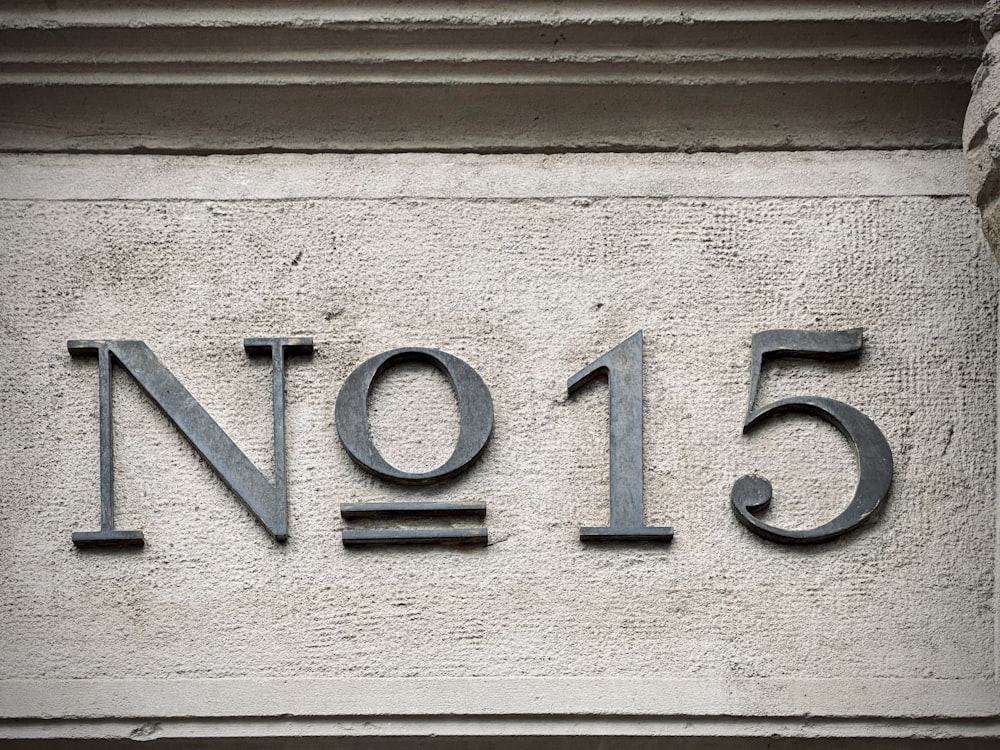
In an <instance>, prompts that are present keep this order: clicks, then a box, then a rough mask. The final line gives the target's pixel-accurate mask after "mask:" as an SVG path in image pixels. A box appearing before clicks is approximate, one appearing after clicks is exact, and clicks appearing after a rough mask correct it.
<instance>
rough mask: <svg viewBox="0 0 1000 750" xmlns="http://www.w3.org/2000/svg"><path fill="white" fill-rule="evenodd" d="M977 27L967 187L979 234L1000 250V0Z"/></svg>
mask: <svg viewBox="0 0 1000 750" xmlns="http://www.w3.org/2000/svg"><path fill="white" fill-rule="evenodd" d="M980 28H981V29H982V32H983V36H985V37H986V39H987V45H986V51H985V52H984V53H983V60H982V64H981V65H980V66H979V70H977V71H976V75H975V78H974V80H973V83H972V100H971V101H970V102H969V109H968V112H967V113H966V118H965V130H964V137H963V142H964V146H965V153H966V156H967V157H968V159H969V164H970V169H969V188H970V191H971V193H972V197H973V198H974V199H975V201H976V205H977V206H978V207H979V210H980V212H981V213H982V217H983V233H984V234H985V235H986V238H987V239H988V240H989V241H990V244H991V245H992V246H993V248H994V250H997V249H1000V168H998V163H997V159H998V158H1000V130H998V123H997V119H996V117H997V114H998V113H1000V71H998V69H997V51H998V50H1000V36H998V35H997V31H1000V0H989V2H987V3H986V6H985V7H984V8H983V12H982V17H981V20H980Z"/></svg>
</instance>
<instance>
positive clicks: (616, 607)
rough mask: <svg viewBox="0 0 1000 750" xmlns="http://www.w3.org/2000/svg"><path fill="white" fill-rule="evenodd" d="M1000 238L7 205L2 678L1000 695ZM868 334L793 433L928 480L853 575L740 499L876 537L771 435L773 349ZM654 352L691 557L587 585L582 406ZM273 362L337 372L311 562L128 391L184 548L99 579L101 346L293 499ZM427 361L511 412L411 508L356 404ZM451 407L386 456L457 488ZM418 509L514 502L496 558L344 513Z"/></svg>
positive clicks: (127, 423)
mask: <svg viewBox="0 0 1000 750" xmlns="http://www.w3.org/2000/svg"><path fill="white" fill-rule="evenodd" d="M302 158H307V157H302ZM440 158H441V159H446V158H447V157H440ZM355 166H363V165H359V164H358V163H357V162H355ZM267 174H268V168H267V161H266V160H262V161H260V162H259V163H258V167H257V175H258V176H259V177H260V178H261V179H262V180H266V179H267ZM524 177H525V178H528V177H530V174H528V173H525V174H524ZM692 193H695V194H696V193H697V188H696V186H692ZM81 197H84V196H81ZM971 210H972V209H971V207H968V206H967V203H966V202H965V201H964V200H963V199H962V198H961V197H956V198H944V199H942V198H933V199H932V198H926V197H920V196H912V195H911V196H903V195H897V196H886V197H882V198H864V199H843V198H826V199H824V198H814V199H756V200H755V199H730V198H724V197H715V198H695V197H692V198H657V197H655V196H650V197H635V198H616V199H602V198H601V197H600V196H581V197H579V198H576V199H573V198H566V199H517V200H506V199H488V200H477V199H472V198H466V199H426V198H398V199H362V200H357V199H354V200H342V199H339V198H338V196H336V195H330V196H328V197H327V198H324V199H291V200H280V199H274V200H267V201H261V200H251V199H248V200H239V201H225V200H216V201H211V200H170V201H162V200H142V201H129V200H124V201H122V200H119V201H104V200H82V201H44V200H41V201H38V200H30V201H7V202H4V203H3V204H2V205H0V211H2V221H0V226H2V231H3V246H4V247H6V248H8V250H7V252H5V254H4V256H3V261H2V262H3V277H4V279H5V282H6V292H4V294H3V297H2V299H3V325H4V328H5V332H6V336H7V339H8V344H7V352H8V353H7V357H6V361H7V366H6V368H5V371H4V373H3V376H2V377H3V381H2V398H3V402H4V404H5V407H6V413H7V415H8V417H7V419H6V420H5V423H4V428H3V429H4V435H3V438H4V439H3V440H2V441H0V444H2V449H0V450H2V451H3V457H2V460H0V466H2V467H3V468H2V472H3V492H4V497H5V498H7V500H6V501H5V503H4V504H3V511H2V513H3V521H2V522H3V531H4V538H5V539H7V540H8V542H7V543H6V544H5V545H3V547H2V549H0V560H2V565H3V568H4V570H5V571H6V573H5V576H6V580H5V584H4V594H3V600H2V610H0V618H2V621H0V627H2V630H3V632H4V633H5V639H4V640H5V643H4V649H3V652H2V654H0V672H2V675H3V677H5V678H32V679H39V680H44V679H51V678H93V677H118V676H122V675H125V674H128V675H130V676H132V677H147V678H166V679H171V678H174V677H180V676H186V677H253V676H262V675H283V676H289V677H306V676H338V677H351V676H356V677H362V676H365V677H406V676H423V677H429V676H469V675H478V676H554V675H560V676H601V675H609V676H610V675H614V676H618V677H624V676H635V677H639V676H642V677H656V676H660V677H667V676H669V677H685V676H688V677H699V676H703V677H712V678H726V677H734V678H735V677H739V678H761V679H766V678H774V677H805V676H808V677H810V678H819V679H822V678H831V679H834V678H845V677H855V678H919V679H939V680H970V679H985V678H991V677H992V675H993V674H994V672H993V670H994V666H993V638H994V620H993V610H992V602H993V596H994V592H993V585H994V584H993V581H994V579H993V562H994V542H995V538H994V523H993V517H994V486H993V477H994V460H995V451H994V446H995V439H994V426H995V425H994V398H995V393H994V388H995V380H996V371H995V342H996V331H995V307H996V304H995V303H996V299H995V280H994V271H993V267H992V260H991V258H990V257H989V254H988V253H985V252H984V249H983V246H982V245H981V243H980V241H979V240H978V233H977V227H976V223H975V220H974V217H973V216H972V215H971V214H970V211H971ZM859 325H860V326H865V327H866V329H867V341H868V344H867V350H866V355H865V357H864V359H863V360H862V362H861V365H860V366H855V365H838V366H835V367H824V366H816V365H807V366H801V365H796V366H793V365H790V364H782V365H778V366H775V367H774V368H773V370H772V371H771V373H770V375H769V377H768V380H767V383H766V388H765V391H764V392H763V393H762V394H761V396H762V398H764V399H771V398H775V397H778V396H779V395H787V394H792V393H818V394H822V395H827V396H831V397H835V398H839V399H842V400H844V401H847V402H849V403H852V404H854V405H856V406H857V407H859V408H860V409H862V410H863V411H865V412H866V413H867V414H869V415H871V416H872V417H873V418H874V419H875V420H876V421H877V422H878V423H879V424H880V425H881V427H882V429H883V430H884V431H885V433H886V435H887V436H888V438H889V441H890V443H891V444H892V445H893V447H894V450H895V452H896V458H897V475H896V482H895V486H894V490H893V493H892V496H891V498H890V500H889V501H888V503H887V504H886V507H885V510H884V512H883V513H882V514H881V517H880V518H878V519H877V520H876V521H875V522H874V523H872V524H870V525H868V526H866V527H865V528H864V529H862V530H861V531H860V532H858V533H856V534H852V535H851V536H849V537H847V538H844V539H842V540H840V541H838V542H835V543H833V544H830V545H826V546H822V547H816V548H807V549H789V548H783V547H778V546H775V545H773V544H769V543H766V542H763V541H762V540H760V539H757V538H756V537H753V536H751V535H749V534H748V533H747V532H746V531H744V530H743V529H742V528H741V527H740V526H739V525H738V524H737V523H736V521H735V520H734V518H733V517H732V514H731V513H730V511H729V509H728V492H729V487H730V486H731V484H732V481H733V480H734V479H735V478H736V477H738V476H739V475H741V474H742V473H744V472H747V471H759V472H762V473H765V474H766V475H768V476H769V477H771V478H772V479H773V480H774V482H775V487H776V488H777V492H778V497H777V499H776V501H775V508H774V516H773V517H774V519H775V520H776V521H777V522H784V523H788V524H794V525H799V526H804V525H808V524H814V523H817V522H820V521H822V520H824V519H827V518H829V517H830V516H831V514H833V513H836V512H837V509H838V508H840V507H842V506H843V505H844V504H845V503H846V501H847V499H848V497H849V495H850V492H851V488H852V483H853V462H852V459H851V456H850V452H849V450H848V449H847V447H846V445H845V444H844V443H843V441H842V440H841V439H840V437H839V436H838V435H837V434H836V433H835V432H834V431H833V430H832V429H828V428H826V427H825V426H823V425H821V424H818V423H816V422H815V420H810V419H805V418H803V419H789V420H787V421H782V422H777V423H775V424H773V425H771V426H770V427H768V428H767V429H765V430H763V431H761V432H760V433H758V434H756V435H754V436H753V437H743V436H741V435H740V430H739V427H740V421H741V418H742V412H743V408H744V406H745V404H744V400H745V398H746V389H747V367H748V353H749V349H748V344H749V339H750V336H751V334H752V333H753V332H754V331H756V330H760V329H764V328H772V327H805V328H817V329H818V328H831V329H832V328H846V327H852V326H859ZM639 328H642V329H644V330H645V334H646V357H647V359H646V366H645V373H646V392H645V402H646V424H647V432H646V456H645V465H646V482H647V487H646V493H647V516H648V521H649V522H650V523H655V524H672V525H673V526H674V527H675V528H676V530H677V537H676V540H675V542H674V544H673V545H672V546H671V547H667V548H656V547H642V546H632V547H625V548H613V549H605V548H593V547H584V546H581V545H580V543H579V542H578V541H577V539H576V534H577V527H578V526H580V525H599V524H601V523H603V522H604V520H605V518H606V514H607V504H606V499H605V495H606V487H605V484H604V483H605V481H606V471H607V470H606V461H607V437H606V416H604V415H605V414H606V406H605V403H606V395H605V390H604V389H603V388H602V387H600V386H596V387H593V388H591V389H590V390H589V391H587V392H586V393H584V394H582V395H581V396H580V397H579V398H576V399H574V400H567V399H566V396H565V380H566V378H567V377H568V376H569V375H571V374H572V373H573V372H575V371H576V370H577V369H578V368H579V367H581V366H582V365H584V364H586V363H587V362H589V361H591V360H592V359H594V358H595V357H596V356H597V355H599V354H601V353H602V352H604V351H605V350H607V349H608V348H610V347H612V346H614V345H615V344H616V343H618V342H619V341H620V340H622V339H623V338H624V337H626V336H627V335H629V334H630V333H632V332H633V331H634V330H636V329H639ZM956 330H962V331H963V332H964V334H963V335H962V336H955V335H953V333H954V331H956ZM263 333H295V334H309V335H313V336H314V337H315V338H316V342H317V353H316V356H315V357H314V359H313V361H311V362H309V361H303V362H295V363H294V364H292V365H290V367H289V377H288V399H289V406H288V425H289V427H288V431H289V441H290V443H289V494H290V507H291V515H292V529H291V537H290V540H289V542H288V543H287V544H286V545H283V546H282V545H277V544H275V543H273V542H272V541H270V540H269V539H268V538H267V536H266V534H265V533H264V532H263V530H262V529H261V528H259V527H258V526H257V525H256V524H255V523H254V522H253V520H252V519H251V518H250V516H249V515H248V514H247V513H246V512H245V511H244V510H243V509H242V508H241V507H240V505H239V503H238V502H237V501H236V499H235V498H234V497H233V496H232V495H231V493H229V491H228V490H226V488H225V487H224V486H222V484H221V483H220V482H219V481H218V480H217V478H216V477H215V476H214V475H213V473H212V471H211V470H210V469H209V468H208V467H207V466H206V465H204V464H203V463H202V462H200V460H199V459H198V458H197V457H196V456H195V455H194V453H193V451H192V450H191V448H190V447H189V446H188V445H187V444H186V443H185V442H184V441H183V439H182V438H180V437H179V436H178V435H177V434H175V432H174V431H173V430H172V429H171V428H170V427H169V425H167V424H166V423H165V421H164V419H163V417H162V416H161V415H160V414H159V413H158V412H157V411H156V410H155V409H154V408H153V407H152V406H151V405H150V404H149V403H147V402H146V401H145V400H144V399H143V397H142V396H141V395H140V394H139V392H138V390H137V388H136V387H135V386H134V385H133V384H132V383H131V382H130V381H129V380H128V379H127V378H126V377H124V376H118V377H116V380H115V386H116V389H117V396H116V409H117V413H116V430H117V436H118V441H119V442H118V452H117V459H116V461H117V463H116V466H117V488H116V496H117V499H118V503H119V507H120V515H119V524H120V526H121V527H123V528H142V529H143V530H144V531H145V533H146V536H147V540H148V544H147V547H146V548H145V550H144V551H142V552H140V553H138V554H128V553H112V554H85V553H81V552H78V551H76V550H74V549H73V547H72V545H71V544H70V541H69V534H70V532H71V531H72V530H74V529H87V528H91V527H93V526H94V524H95V523H96V520H97V516H96V513H97V497H98V494H97V490H98V475H97V444H96V441H97V425H96V390H95V388H96V371H95V368H94V366H93V365H92V364H89V363H87V362H79V361H73V360H70V358H69V357H68V355H67V353H66V351H65V343H66V340H67V339H69V338H77V337H120V338H126V337H127V338H140V339H143V340H145V341H147V342H148V343H149V344H150V346H152V347H153V348H154V350H155V351H156V352H157V353H158V354H159V355H160V357H161V358H162V359H163V361H164V362H165V363H166V364H167V365H168V366H169V367H171V368H172V369H173V370H174V371H175V372H176V374H177V375H178V376H179V377H180V378H181V379H182V381H183V382H185V383H186V384H187V385H188V387H189V388H190V389H191V391H192V392H193V393H194V394H195V395H196V396H197V397H198V398H199V399H200V400H201V401H202V403H203V404H204V405H205V406H206V407H207V408H208V409H209V411H210V412H211V413H213V414H214V415H215V416H216V418H217V419H218V421H219V422H220V423H221V424H222V425H223V426H224V427H225V428H226V429H227V430H229V431H230V433H231V434H232V435H233V436H234V438H235V439H236V440H237V442H238V443H239V444H240V445H241V446H243V447H244V448H245V450H246V451H247V452H248V454H249V455H250V456H251V457H252V458H254V459H255V460H257V461H258V462H260V464H261V465H262V466H264V467H269V466H270V462H271V461H270V453H269V452H270V440H271V437H270V413H269V408H268V403H269V402H268V395H267V394H268V390H267V389H268V385H267V382H268V381H267V368H266V367H264V366H262V365H260V364H255V363H253V362H248V361H246V360H245V358H244V356H243V354H242V352H241V348H240V340H241V338H242V337H243V336H244V335H257V334H263ZM401 345H423V346H433V347H438V348H442V349H445V350H447V351H450V352H452V353H454V354H456V355H458V356H461V357H462V358H464V359H465V360H466V361H468V362H469V363H470V364H471V365H473V366H474V367H475V368H476V369H477V370H478V371H479V372H480V374H481V375H482V376H483V378H484V379H485V380H486V382H487V383H488V384H489V385H490V386H491V388H492V390H493V394H494V398H495V402H496V412H497V425H496V432H495V436H494V439H493V442H492V444H491V446H490V448H489V449H488V451H487V452H486V454H485V456H484V458H483V460H482V461H481V462H480V463H479V464H478V465H477V466H476V467H475V468H474V469H473V470H472V471H470V472H469V474H468V475H467V476H465V477H464V478H462V479H460V480H458V481H457V482H455V483H454V484H451V485H448V486H444V487H440V488H432V489H426V490H420V489H417V490H414V489H401V488H394V487H392V486H388V485H385V484H383V483H381V482H379V481H376V480H374V479H371V478H369V477H367V476H366V475H365V474H364V473H362V472H361V471H359V470H358V469H357V468H356V467H355V466H354V465H352V464H351V462H350V461H349V460H348V458H347V457H346V455H345V454H344V452H343V451H342V450H341V449H340V447H339V445H338V443H337V439H336V435H335V430H334V429H333V425H332V417H333V412H332V407H333V401H334V399H335V397H336V393H337V389H338V387H339V384H340V383H341V382H342V380H343V378H344V377H345V376H346V375H347V373H349V372H350V370H351V369H353V367H354V366H356V365H357V364H358V363H359V362H361V361H362V360H363V359H365V358H367V357H368V356H370V355H372V354H375V353H377V352H380V351H383V350H385V349H389V348H392V347H396V346H401ZM438 406H447V390H446V389H443V387H442V384H441V383H440V382H439V381H435V380H434V379H433V378H430V376H428V375H427V374H426V373H425V372H424V371H423V370H421V369H419V368H417V369H410V370H405V371H400V372H397V373H394V374H393V375H392V377H390V378H387V379H386V382H385V383H384V385H383V387H382V388H381V389H380V396H379V398H378V399H377V400H376V402H375V403H374V404H373V414H374V415H375V417H374V419H373V421H374V427H375V430H376V435H377V439H378V440H379V442H380V444H381V445H384V446H386V447H387V452H389V453H390V454H391V455H393V456H394V457H396V458H397V460H399V461H400V463H401V464H403V465H410V466H417V465H421V464H428V463H433V461H435V460H437V459H438V458H440V456H441V455H443V454H444V453H445V452H447V446H448V444H449V441H450V440H451V439H452V436H453V432H454V426H453V425H452V424H451V423H450V422H449V419H448V418H449V417H450V416H451V415H452V413H453V408H452V409H449V408H444V416H437V415H436V408H437V407H438ZM414 498H425V499H434V498H436V499H447V500H470V501H472V500H479V501H486V502H488V503H489V508H490V510H489V525H490V527H491V539H492V544H491V546H489V547H487V548H485V549H475V550H467V551H457V550H447V549H445V550H440V549H430V550H427V549H423V550H421V549H407V550H385V551H379V552H372V551H366V552H361V553H357V552H349V551H347V550H345V549H344V548H343V547H342V546H341V545H340V541H339V535H338V531H339V530H340V529H341V528H343V527H344V523H343V522H342V521H341V520H340V519H339V517H338V512H337V505H338V503H340V502H361V501H368V500H390V499H395V500H404V499H414Z"/></svg>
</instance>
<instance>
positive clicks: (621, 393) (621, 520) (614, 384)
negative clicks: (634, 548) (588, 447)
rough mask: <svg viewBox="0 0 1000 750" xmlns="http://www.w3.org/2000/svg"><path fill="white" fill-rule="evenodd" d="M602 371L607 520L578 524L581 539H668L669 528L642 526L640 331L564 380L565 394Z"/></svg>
mask: <svg viewBox="0 0 1000 750" xmlns="http://www.w3.org/2000/svg"><path fill="white" fill-rule="evenodd" d="M600 375H606V376H607V378H608V390H609V392H610V393H609V398H610V408H609V415H610V419H609V427H608V429H609V431H610V440H609V443H610V471H609V479H610V482H609V484H610V491H611V523H610V524H609V525H608V526H596V527H594V526H585V527H581V528H580V539H581V541H584V542H621V541H649V542H669V541H670V540H671V539H673V536H674V530H673V529H672V528H670V527H668V526H646V524H645V519H644V504H643V482H642V331H637V332H636V333H634V334H632V335H631V336H630V337H629V338H627V339H625V340H624V341H623V342H622V343H620V344H619V345H618V346H616V347H615V348H614V349H612V350H611V351H609V352H607V353H606V354H604V355H603V356H602V357H600V358H599V359H596V360H594V361H593V362H591V363H590V364H589V365H587V366H586V367H584V368H583V369H582V370H580V372H578V373H577V374H576V375H574V376H573V377H571V378H570V379H569V381H568V382H567V383H566V390H567V391H568V392H569V393H570V395H572V394H574V393H576V391H578V390H579V389H580V388H582V387H583V386H584V385H586V384H587V383H589V382H590V381H591V380H593V379H594V378H596V377H598V376H600Z"/></svg>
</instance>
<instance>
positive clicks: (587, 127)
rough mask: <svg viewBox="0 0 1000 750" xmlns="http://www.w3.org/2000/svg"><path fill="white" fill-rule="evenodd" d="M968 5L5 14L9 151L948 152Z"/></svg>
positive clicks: (203, 5) (973, 59)
mask: <svg viewBox="0 0 1000 750" xmlns="http://www.w3.org/2000/svg"><path fill="white" fill-rule="evenodd" d="M978 11H979V3H978V2H972V1H970V0H944V1H943V2H929V1H926V0H925V1H921V2H910V3H899V2H888V1H887V0H880V1H876V0H873V1H871V2H864V3H856V2H846V1H845V0H828V1H827V2H812V1H811V0H810V1H807V2H803V1H801V0H800V1H797V2H792V1H788V2H765V1H764V0H752V1H751V2H745V3H727V2H721V0H713V1H711V2H689V1H683V0H674V1H672V2H662V3H652V2H632V3H624V2H605V3H598V2H588V1H583V0H575V1H569V2H554V1H549V0H534V1H530V2H519V3H504V2H487V1H486V0H480V1H479V2H468V3H459V4H443V3H424V2H372V3H344V2H320V3H317V2H306V0H295V1H292V2H284V3H276V4H266V3H265V4H261V3H247V4H224V3H217V2H214V1H213V0H179V1H177V2H170V3H156V4H152V3H126V2H122V1H121V0H115V1H110V0H103V1H102V0H96V1H92V2H84V0H66V1H65V2H60V3H58V4H54V3H53V4H48V3H38V2H10V3H5V4H4V7H3V8H2V9H0V148H3V149H6V150H10V151H110V152H114V151H135V150H151V151H167V152H215V151H221V152H234V151H235V152H240V151H260V150H306V151H311V150H319V151H339V150H343V151H352V150H375V151H378V150H421V149H444V150H462V151H550V150H574V149H578V150H737V149H745V148H763V149H796V148H908V147H914V148H933V147H953V146H957V145H958V135H957V134H958V133H959V132H960V122H961V118H962V116H963V115H964V112H965V109H966V104H967V98H968V88H967V86H968V81H969V80H970V78H971V76H972V72H973V70H974V68H975V65H976V64H977V62H978V60H979V56H980V51H981V46H980V42H979V37H978V34H977V33H976V32H975V19H976V18H977V15H978Z"/></svg>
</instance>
